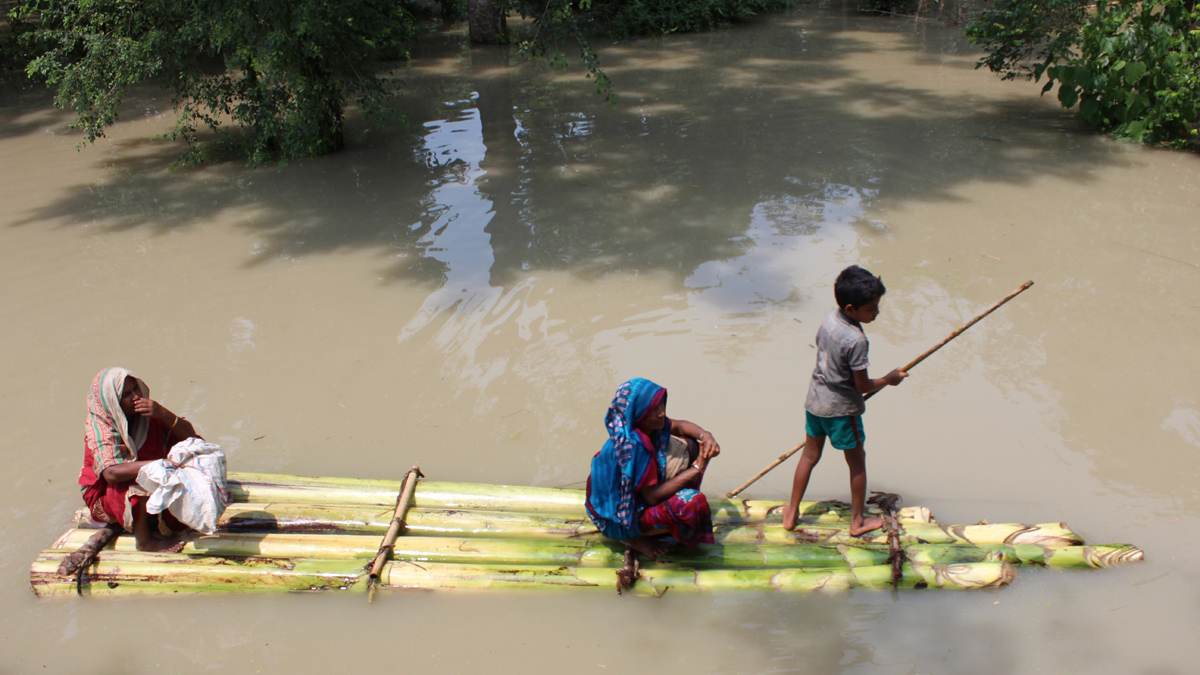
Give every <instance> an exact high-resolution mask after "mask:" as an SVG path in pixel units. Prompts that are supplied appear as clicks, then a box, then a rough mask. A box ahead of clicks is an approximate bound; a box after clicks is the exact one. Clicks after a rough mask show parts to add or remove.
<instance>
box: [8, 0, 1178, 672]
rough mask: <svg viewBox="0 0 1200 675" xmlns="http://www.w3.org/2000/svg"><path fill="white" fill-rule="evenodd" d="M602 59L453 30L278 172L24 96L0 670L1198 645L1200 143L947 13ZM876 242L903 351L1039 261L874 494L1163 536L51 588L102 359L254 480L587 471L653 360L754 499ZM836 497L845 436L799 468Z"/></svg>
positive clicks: (725, 661) (904, 412)
mask: <svg viewBox="0 0 1200 675" xmlns="http://www.w3.org/2000/svg"><path fill="white" fill-rule="evenodd" d="M603 59H604V62H605V64H607V67H608V70H609V72H610V73H611V74H612V75H613V77H614V80H615V82H616V85H617V89H618V90H619V92H620V94H621V99H620V102H619V104H618V105H617V106H616V107H615V108H608V107H605V106H603V105H601V104H600V102H599V100H598V99H596V98H595V97H593V96H592V95H591V94H590V92H589V90H588V87H589V85H588V83H587V82H586V81H584V80H582V79H581V78H578V77H577V76H576V74H575V73H557V72H554V71H547V70H545V69H544V68H541V67H538V66H537V65H536V64H529V63H526V62H524V61H522V60H520V59H519V57H515V56H514V57H509V56H508V55H507V54H506V53H504V52H502V51H490V50H478V51H474V52H471V51H467V50H466V49H464V48H463V47H462V44H461V39H460V37H459V36H448V37H447V38H446V39H445V40H444V41H441V42H437V43H434V44H431V45H430V46H428V47H427V48H426V52H425V53H423V54H422V55H421V58H420V60H418V61H417V62H415V63H414V64H413V65H412V66H411V67H409V68H406V69H405V70H404V72H403V73H402V77H403V78H404V80H405V82H406V91H407V92H408V93H407V95H406V97H405V99H406V102H405V106H406V109H407V110H408V113H409V117H410V123H409V125H408V126H407V127H403V128H401V127H397V128H395V129H392V130H390V131H387V132H379V131H370V132H368V131H365V130H364V129H362V128H359V127H355V129H354V130H353V133H352V141H353V142H352V144H351V146H352V147H351V148H350V149H349V150H348V151H347V152H345V153H342V154H341V155H338V156H334V157H328V158H324V159H321V160H317V161H312V162H300V163H296V164H293V165H291V166H288V167H284V168H278V169H276V168H267V169H259V170H253V171H252V170H246V169H242V168H240V167H237V166H229V165H218V166H209V167H206V168H202V169H199V170H186V171H180V172H177V173H174V174H168V173H167V172H166V168H167V166H168V164H169V163H170V161H171V160H172V159H173V158H174V157H175V156H176V155H177V154H178V152H179V149H178V147H175V146H171V145H169V144H166V143H164V142H161V141H157V140H153V138H152V137H153V135H154V134H156V133H158V132H160V131H162V130H164V129H165V128H166V127H167V126H168V125H169V121H170V120H169V116H165V117H164V116H163V113H166V112H168V111H167V110H165V107H166V103H165V101H166V97H164V96H163V95H162V93H161V92H157V91H154V90H150V89H147V90H145V91H142V92H138V95H137V96H135V97H133V98H132V99H131V100H130V102H129V106H128V109H127V110H126V113H125V115H124V119H125V121H124V122H122V123H121V124H119V125H117V126H116V127H115V128H114V129H113V130H112V133H111V136H110V138H109V139H108V140H105V141H103V142H101V143H100V144H98V145H97V146H96V147H92V148H88V149H86V150H84V151H83V152H81V153H79V152H76V151H75V149H74V144H75V143H76V141H77V136H76V135H75V134H74V133H72V132H70V131H68V130H67V129H66V128H65V122H66V121H67V120H66V117H65V116H64V115H63V114H62V113H61V112H59V111H55V110H53V109H52V108H50V107H49V106H48V100H47V97H46V95H45V94H44V93H41V92H37V91H22V90H19V89H13V88H11V87H10V88H8V89H5V90H3V92H2V94H0V96H2V98H0V263H2V264H0V288H2V289H3V290H2V292H0V381H3V382H4V383H5V386H4V388H3V391H2V393H0V425H2V426H3V428H4V430H5V432H4V434H3V435H2V437H0V445H2V448H3V456H4V461H5V463H6V469H5V472H4V473H5V475H6V477H7V480H6V481H5V484H6V489H5V490H4V493H3V497H0V514H2V515H3V518H4V522H5V526H4V528H3V537H0V606H2V607H3V612H2V613H0V614H2V618H0V655H2V656H0V672H2V673H32V672H63V671H65V670H66V669H67V668H83V669H86V670H87V671H89V672H100V673H109V672H136V673H148V672H164V673H191V672H217V673H226V672H228V673H257V672H262V673H285V672H347V673H348V672H383V671H384V670H389V671H390V670H402V671H405V672H446V673H468V672H479V671H488V672H498V673H516V672H521V673H525V672H528V673H561V672H573V671H574V672H616V671H627V672H675V671H679V672H682V671H684V670H690V671H694V672H720V673H727V672H728V673H734V672H746V673H760V672H804V673H856V674H857V673H871V674H875V673H879V674H889V675H890V674H893V673H894V674H904V673H963V672H972V673H989V674H991V673H995V674H1004V673H1037V672H1047V673H1050V672H1056V673H1057V672H1085V671H1086V672H1100V673H1153V674H1155V675H1167V674H1173V673H1188V672H1193V671H1194V668H1195V664H1196V662H1197V658H1198V657H1200V650H1198V649H1197V647H1196V643H1197V637H1198V636H1197V632H1198V630H1200V574H1198V573H1197V572H1196V567H1195V565H1194V559H1195V558H1196V556H1197V554H1198V553H1200V550H1198V549H1200V547H1198V546H1197V543H1196V542H1197V539H1196V533H1197V524H1198V523H1200V492H1198V490H1197V487H1196V485H1197V479H1198V478H1200V386H1198V385H1197V383H1196V379H1197V373H1200V352H1198V351H1197V349H1196V344H1197V342H1196V339H1195V336H1196V335H1197V334H1200V267H1198V265H1200V236H1198V232H1197V224H1198V222H1200V219H1198V218H1197V215H1196V214H1197V212H1198V208H1197V207H1200V159H1198V158H1197V157H1195V156H1191V155H1183V154H1174V153H1168V152H1161V151H1155V150H1148V149H1144V148H1139V147H1132V146H1129V145H1124V144H1121V143H1116V142H1112V141H1109V140H1106V139H1104V138H1100V137H1096V136H1093V135H1090V134H1087V133H1084V132H1082V131H1080V130H1079V129H1078V128H1077V127H1076V125H1075V123H1074V122H1073V121H1072V119H1071V117H1070V115H1069V114H1066V113H1063V112H1062V111H1060V110H1058V109H1057V108H1056V107H1055V105H1053V103H1052V102H1051V101H1049V100H1041V99H1038V98H1037V96H1036V91H1037V89H1036V86H1035V85H1025V84H1012V83H1007V84H1006V83H1002V82H999V81H998V80H996V79H994V78H993V77H992V76H990V75H988V74H986V73H982V72H977V71H974V70H973V69H972V65H973V61H974V55H973V54H972V52H971V51H970V50H969V49H968V48H967V47H966V46H965V45H964V43H963V41H962V39H961V37H959V32H958V31H957V30H955V29H944V28H939V27H936V26H935V25H933V24H927V25H916V26H914V24H913V23H911V22H907V21H891V20H879V19H873V18H861V17H858V16H856V15H855V14H854V13H853V12H847V11H845V10H843V9H841V8H840V7H836V6H825V7H822V6H810V7H804V8H800V9H798V10H796V11H795V12H793V13H790V14H787V15H784V16H782V17H775V18H771V19H768V20H764V21H762V22H760V23H758V24H756V25H753V26H750V27H745V28H740V29H736V30H728V31H721V32H717V33H714V34H710V35H701V36H685V37H678V38H672V39H670V40H664V41H644V42H635V43H628V44H621V45H613V46H611V47H606V48H605V49H604V52H603ZM850 263H861V264H863V265H864V266H866V267H868V268H869V269H871V270H873V271H875V272H876V273H879V274H881V275H882V276H883V278H884V280H885V282H886V283H887V284H888V287H889V293H888V295H887V297H886V299H885V301H884V303H883V313H882V315H881V316H880V318H879V320H878V321H876V322H875V323H874V324H871V325H870V326H869V328H868V332H869V334H870V336H871V339H872V357H873V358H872V362H873V363H874V364H875V366H874V368H875V371H876V372H882V371H883V370H885V369H888V368H891V367H894V366H898V365H901V364H903V363H905V362H907V361H908V360H910V359H911V358H913V357H914V356H915V355H917V354H919V353H920V352H922V351H924V350H925V349H926V348H927V347H929V346H931V345H933V344H934V343H936V342H937V341H938V340H940V339H941V338H942V337H944V336H945V335H947V334H948V333H950V332H951V331H952V330H953V329H954V328H956V327H957V326H958V325H959V324H961V323H962V322H964V321H965V320H967V319H969V318H970V317H972V316H974V315H975V314H976V313H978V312H979V311H981V310H982V309H983V308H985V307H986V306H988V305H989V304H991V303H992V302H994V301H995V300H998V299H999V298H1000V297H1002V296H1003V295H1004V294H1005V293H1007V292H1008V291H1010V290H1012V289H1014V288H1016V287H1017V286H1018V285H1019V284H1020V283H1021V282H1023V281H1025V280H1027V279H1033V280H1035V281H1036V282H1037V284H1036V285H1035V286H1034V287H1033V289H1032V290H1030V291H1028V292H1026V293H1025V294H1023V295H1022V296H1020V298H1019V299H1017V300H1016V301H1014V302H1013V303H1011V304H1010V305H1008V306H1006V307H1005V308H1004V309H1002V310H1000V311H999V312H998V313H996V314H994V315H993V316H991V317H990V318H988V319H987V320H986V321H984V322H983V323H981V324H979V325H978V326H976V327H975V328H973V329H972V330H971V331H970V332H968V333H966V334H965V335H964V336H963V337H961V338H959V339H958V340H957V341H955V342H953V343H952V344H951V345H950V346H948V347H947V348H945V349H943V350H942V351H941V352H939V353H938V354H937V355H936V356H935V357H933V358H932V359H930V360H929V361H927V362H926V363H924V364H922V365H921V366H920V367H919V368H917V369H914V371H913V373H912V377H911V378H910V379H909V380H908V381H907V382H906V383H905V384H904V386H903V387H901V388H899V389H892V390H888V391H886V392H884V393H882V394H881V395H880V396H879V397H877V398H875V399H873V400H872V402H871V406H870V411H869V414H868V416H867V425H868V435H869V439H868V441H867V447H868V450H869V452H870V462H869V466H870V471H871V487H872V488H875V489H885V490H890V491H895V492H899V493H901V494H902V495H904V497H905V499H906V503H907V504H924V505H927V506H929V507H930V508H932V509H933V511H934V513H935V515H937V516H938V517H939V519H941V520H943V521H947V522H974V521H977V520H979V519H988V520H990V521H993V522H1006V521H1022V522H1045V521H1060V520H1061V521H1065V522H1067V523H1068V524H1069V525H1071V526H1073V527H1074V528H1075V529H1077V530H1078V531H1079V532H1081V533H1082V534H1083V535H1084V536H1085V537H1086V538H1087V539H1088V540H1089V541H1092V542H1096V543H1103V542H1131V543H1135V544H1138V545H1140V546H1142V547H1144V548H1145V549H1146V551H1147V560H1146V562H1144V563H1142V564H1138V565H1132V566H1128V567H1126V568H1121V569H1116V570H1109V571H1096V572H1058V571H1050V570H1024V571H1022V572H1021V573H1020V575H1019V576H1018V578H1017V580H1016V581H1015V583H1013V584H1012V585H1011V586H1009V587H1007V588H1005V589H1003V590H999V591H996V592H979V593H955V592H919V591H918V592H905V593H899V594H891V593H887V592H870V591H858V592H851V593H844V594H839V595H832V596H783V595H777V594H771V593H761V594H759V593H745V594H719V595H712V596H698V597H689V596H685V595H683V594H680V595H671V594H667V595H666V596H665V597H663V598H662V599H660V600H657V601H655V600H647V599H644V598H635V597H623V598H619V597H617V596H616V595H615V594H612V593H609V592H595V593H587V592H577V593H569V592H566V593H561V594H554V593H530V594H487V595H478V594H452V593H431V594H424V593H412V594H399V593H396V594H391V595H387V596H385V597H383V598H382V600H381V601H377V602H376V603H375V604H373V605H371V606H367V605H366V604H364V599H363V598H362V597H361V596H353V597H350V596H339V595H335V594H315V595H291V596H271V597H246V596H233V597H223V598H203V599H196V598H176V599H149V600H126V601H81V600H73V601H37V600H35V598H34V597H33V594H32V593H31V592H30V590H29V585H28V564H29V562H31V561H32V560H33V558H34V557H35V555H36V553H37V551H38V550H40V549H41V548H42V547H44V546H46V545H48V544H50V543H51V542H52V541H53V540H54V538H55V537H57V536H58V534H59V533H60V532H62V531H63V530H64V529H65V528H66V527H67V525H68V518H69V516H70V514H71V512H72V511H73V510H74V509H75V508H76V507H77V506H78V505H79V497H78V493H77V490H76V488H75V486H74V483H75V477H76V475H77V471H78V465H79V459H80V455H81V452H82V451H81V440H80V436H81V430H80V427H81V424H80V423H81V421H82V419H83V415H84V395H85V393H86V389H87V385H88V383H89V381H90V380H91V378H92V376H93V375H94V374H95V373H96V372H97V371H98V370H99V369H100V368H102V367H105V366H109V365H123V366H125V367H128V368H130V369H132V370H134V371H135V372H137V373H138V374H140V375H141V376H143V377H144V378H145V379H146V380H147V381H148V382H149V384H150V386H151V389H152V394H153V395H154V396H155V397H156V398H158V399H159V400H161V401H162V402H163V403H164V404H165V405H167V406H168V407H170V408H171V409H173V410H176V411H178V412H180V413H182V414H185V415H187V416H188V417H189V418H190V419H192V420H194V421H195V422H196V423H197V426H198V427H199V428H200V429H201V430H202V432H203V433H205V434H206V435H207V436H208V437H209V438H210V439H215V440H216V441H217V442H219V443H221V444H222V445H223V446H224V447H225V448H226V450H227V451H228V453H229V457H230V464H231V466H232V467H233V468H236V469H241V470H251V471H274V472H283V473H297V474H310V475H313V474H315V475H343V476H364V477H399V476H400V475H401V474H402V473H403V472H404V471H405V470H406V469H407V468H408V467H409V466H411V465H412V464H414V463H419V464H420V465H421V467H422V468H423V470H424V471H425V473H426V474H427V475H429V476H430V477H433V478H437V479H443V480H463V481H488V482H506V483H517V484H534V485H580V484H581V482H582V481H583V480H584V478H585V477H586V473H587V466H588V460H589V458H590V456H591V455H592V453H594V452H595V450H596V449H598V447H599V445H600V443H601V442H602V440H603V439H604V431H603V428H602V419H603V414H604V410H605V407H606V405H607V403H608V400H609V398H610V396H611V393H612V391H613V389H614V388H615V386H616V385H617V384H618V383H619V382H620V381H621V380H623V379H626V378H628V377H631V376H644V377H649V378H652V379H655V380H657V381H659V382H661V383H663V384H664V385H665V386H667V387H668V388H669V389H670V390H671V411H670V412H671V413H672V414H673V415H674V416H678V417H682V418H685V419H691V420H693V421H696V422H699V423H701V424H702V425H704V426H705V427H706V428H708V429H711V430H712V431H713V432H714V433H715V434H716V436H717V438H718V439H719V440H720V441H721V443H722V448H723V453H722V455H721V457H720V458H719V459H718V460H717V461H715V462H714V464H713V467H712V469H711V470H710V472H709V474H708V478H707V482H706V486H707V489H708V491H709V492H710V493H717V492H725V491H727V490H729V489H732V488H733V487H736V486H737V485H738V484H740V483H741V482H742V481H743V480H744V479H745V478H747V477H748V476H749V475H751V474H753V473H754V472H755V471H757V470H758V469H759V468H761V466H763V465H764V464H765V463H767V462H768V461H769V460H770V459H771V458H772V457H774V456H776V455H778V454H779V453H780V452H783V451H784V450H786V449H788V448H790V447H791V446H792V445H793V444H794V443H796V442H797V441H798V440H799V439H800V438H801V437H802V433H803V431H802V426H801V420H802V413H801V410H802V402H803V395H804V391H805V387H806V384H807V378H808V374H809V372H810V370H811V368H812V361H813V351H814V350H813V348H812V346H811V343H812V341H813V335H814V333H815V331H816V328H817V326H818V323H819V321H820V319H821V317H822V316H823V315H824V314H825V313H826V312H828V311H829V310H830V309H831V307H832V304H833V301H832V292H831V290H830V287H831V282H832V279H833V277H834V276H835V275H836V273H837V271H838V270H839V269H841V268H842V267H844V266H845V265H847V264H850ZM792 466H793V465H792V464H791V463H789V464H788V465H787V466H786V467H784V468H781V469H779V470H777V471H776V472H774V473H773V474H771V475H770V476H768V477H767V478H766V479H764V480H763V481H761V482H760V483H759V484H757V485H756V486H755V487H754V488H752V490H751V491H750V492H749V493H747V494H748V496H756V497H763V498H768V497H769V498H780V497H783V496H785V495H786V492H787V490H788V487H789V485H790V472H791V467H792ZM847 491H848V488H847V485H846V471H845V469H844V467H843V465H842V464H841V463H840V460H839V459H838V458H837V457H829V458H827V459H826V461H825V462H824V463H823V464H822V465H821V466H820V467H819V468H818V470H817V472H816V475H815V477H814V482H813V484H812V486H811V488H810V494H811V495H812V496H814V497H817V498H834V497H844V496H845V495H846V493H847Z"/></svg>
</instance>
